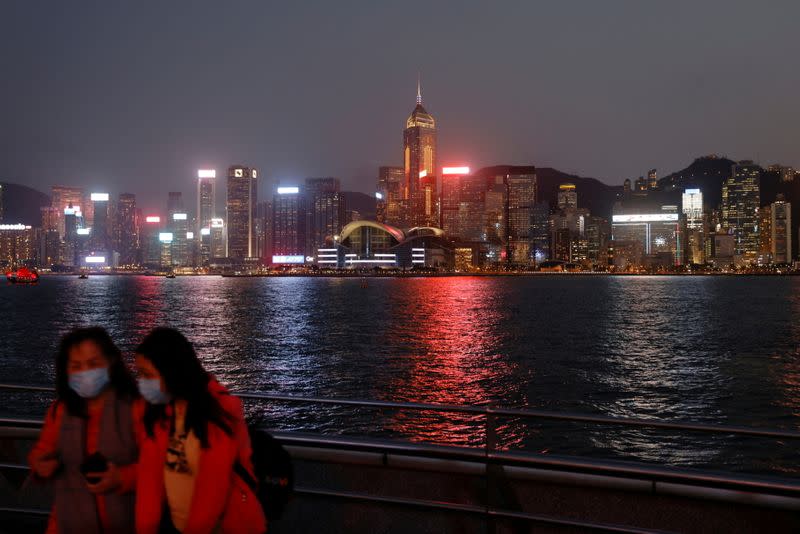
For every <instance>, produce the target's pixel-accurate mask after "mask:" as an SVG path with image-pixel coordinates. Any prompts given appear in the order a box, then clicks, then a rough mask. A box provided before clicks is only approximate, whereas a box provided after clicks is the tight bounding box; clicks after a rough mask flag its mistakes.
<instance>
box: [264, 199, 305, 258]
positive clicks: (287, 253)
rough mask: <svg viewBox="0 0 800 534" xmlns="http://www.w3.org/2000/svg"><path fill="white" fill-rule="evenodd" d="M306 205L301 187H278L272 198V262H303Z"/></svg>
mask: <svg viewBox="0 0 800 534" xmlns="http://www.w3.org/2000/svg"><path fill="white" fill-rule="evenodd" d="M305 225H306V205H305V195H304V194H303V192H302V191H301V190H300V187H295V186H291V187H278V189H277V191H276V193H275V195H274V196H273V198H272V258H271V259H272V263H273V264H280V263H303V262H304V261H305V248H306V227H305Z"/></svg>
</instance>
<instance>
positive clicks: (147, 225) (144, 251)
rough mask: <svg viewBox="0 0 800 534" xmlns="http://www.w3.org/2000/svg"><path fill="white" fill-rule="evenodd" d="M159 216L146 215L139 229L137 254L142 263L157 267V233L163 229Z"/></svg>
mask: <svg viewBox="0 0 800 534" xmlns="http://www.w3.org/2000/svg"><path fill="white" fill-rule="evenodd" d="M163 229H164V228H163V226H162V222H161V217H160V216H158V215H147V216H146V217H145V218H144V222H143V223H142V224H141V228H140V229H139V247H140V251H139V256H140V261H141V264H142V265H146V266H148V267H157V266H158V265H159V264H160V263H161V242H160V241H159V240H158V235H159V233H160V232H161V231H162V230H163Z"/></svg>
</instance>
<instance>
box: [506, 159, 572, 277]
mask: <svg viewBox="0 0 800 534" xmlns="http://www.w3.org/2000/svg"><path fill="white" fill-rule="evenodd" d="M506 184H507V188H508V189H507V197H506V213H507V214H508V217H507V221H508V230H507V231H508V234H507V235H508V253H507V258H508V259H509V261H513V262H515V263H528V262H530V261H531V260H532V259H533V258H532V254H531V237H532V226H531V223H532V222H533V206H534V205H535V204H536V175H535V174H509V175H507V176H506ZM576 204H577V200H576Z"/></svg>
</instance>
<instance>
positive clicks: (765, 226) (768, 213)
mask: <svg viewBox="0 0 800 534" xmlns="http://www.w3.org/2000/svg"><path fill="white" fill-rule="evenodd" d="M771 263H773V261H772V205H771V204H767V205H766V206H761V207H760V208H759V209H758V264H759V265H768V264H771Z"/></svg>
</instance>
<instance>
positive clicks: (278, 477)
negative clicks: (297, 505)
mask: <svg viewBox="0 0 800 534" xmlns="http://www.w3.org/2000/svg"><path fill="white" fill-rule="evenodd" d="M248 430H249V433H250V443H251V444H252V448H253V456H252V460H253V470H254V471H255V475H256V476H255V479H253V477H252V476H251V475H250V473H249V472H248V471H247V469H245V468H244V466H243V465H242V464H241V463H239V462H238V461H237V462H236V463H235V464H234V466H233V469H234V471H235V472H236V474H237V475H239V477H240V478H241V479H242V480H244V481H245V483H247V485H248V486H250V489H251V490H253V493H255V494H256V496H257V497H258V501H259V502H260V503H261V507H262V508H263V509H264V515H266V516H267V520H268V521H272V520H275V519H280V518H281V515H283V510H284V509H285V508H286V505H287V504H288V502H289V498H290V497H291V495H292V490H293V489H294V469H293V468H292V457H291V456H289V453H288V452H287V451H286V449H284V448H283V445H281V444H280V443H278V440H276V439H275V438H274V437H272V436H271V435H270V434H269V432H267V431H265V430H261V429H259V428H258V427H257V426H256V425H249V426H248Z"/></svg>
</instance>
